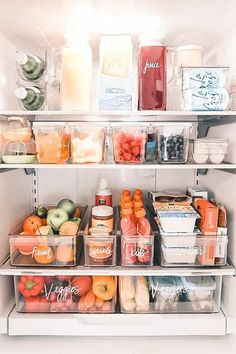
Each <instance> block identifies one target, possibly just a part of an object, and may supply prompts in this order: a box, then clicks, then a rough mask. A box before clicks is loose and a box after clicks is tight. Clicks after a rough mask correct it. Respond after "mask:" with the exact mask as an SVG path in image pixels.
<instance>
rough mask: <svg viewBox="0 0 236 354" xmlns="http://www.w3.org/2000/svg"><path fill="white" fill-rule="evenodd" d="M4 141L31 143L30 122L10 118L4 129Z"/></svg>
mask: <svg viewBox="0 0 236 354" xmlns="http://www.w3.org/2000/svg"><path fill="white" fill-rule="evenodd" d="M2 128H3V129H2V138H3V139H4V141H11V142H22V143H29V142H30V141H31V138H32V130H31V126H30V122H29V121H28V120H27V119H26V118H23V117H9V118H8V119H7V121H6V123H5V124H4V126H3V127H2Z"/></svg>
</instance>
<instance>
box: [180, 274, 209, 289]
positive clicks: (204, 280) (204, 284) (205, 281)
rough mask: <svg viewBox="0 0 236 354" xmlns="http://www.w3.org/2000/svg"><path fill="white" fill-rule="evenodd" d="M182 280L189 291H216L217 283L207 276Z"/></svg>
mask: <svg viewBox="0 0 236 354" xmlns="http://www.w3.org/2000/svg"><path fill="white" fill-rule="evenodd" d="M181 280H182V282H183V285H184V286H185V288H186V289H187V290H191V291H196V290H197V291H199V290H200V291H201V290H202V291H212V290H215V289H216V283H215V281H214V280H213V279H212V277H207V276H202V277H201V276H200V277H198V276H196V277H195V276H194V277H181Z"/></svg>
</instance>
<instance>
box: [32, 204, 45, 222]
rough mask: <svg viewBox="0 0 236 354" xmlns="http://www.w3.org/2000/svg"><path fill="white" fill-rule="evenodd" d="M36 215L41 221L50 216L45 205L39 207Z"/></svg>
mask: <svg viewBox="0 0 236 354" xmlns="http://www.w3.org/2000/svg"><path fill="white" fill-rule="evenodd" d="M34 213H35V215H37V216H38V217H40V218H41V219H46V217H47V215H48V211H47V208H45V207H44V206H43V205H39V206H38V208H37V209H36V210H35V212H34Z"/></svg>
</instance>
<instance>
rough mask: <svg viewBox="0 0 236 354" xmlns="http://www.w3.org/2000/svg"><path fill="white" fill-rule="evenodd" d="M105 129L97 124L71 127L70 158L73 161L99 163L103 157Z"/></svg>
mask: <svg viewBox="0 0 236 354" xmlns="http://www.w3.org/2000/svg"><path fill="white" fill-rule="evenodd" d="M104 142H105V129H104V127H102V126H98V125H94V124H91V125H88V124H86V125H84V124H80V125H76V126H73V127H71V160H72V162H73V163H100V162H102V161H103V157H104Z"/></svg>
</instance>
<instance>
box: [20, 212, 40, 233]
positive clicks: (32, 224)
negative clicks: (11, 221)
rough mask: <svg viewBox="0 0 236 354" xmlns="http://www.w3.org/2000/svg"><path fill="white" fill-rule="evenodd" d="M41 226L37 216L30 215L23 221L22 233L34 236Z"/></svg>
mask: <svg viewBox="0 0 236 354" xmlns="http://www.w3.org/2000/svg"><path fill="white" fill-rule="evenodd" d="M42 225H43V223H42V220H41V219H40V218H39V217H38V216H37V215H34V214H32V215H30V216H28V218H26V219H25V221H24V223H23V231H25V232H27V233H31V235H34V234H35V232H36V231H37V230H38V229H39V228H40V226H42Z"/></svg>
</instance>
